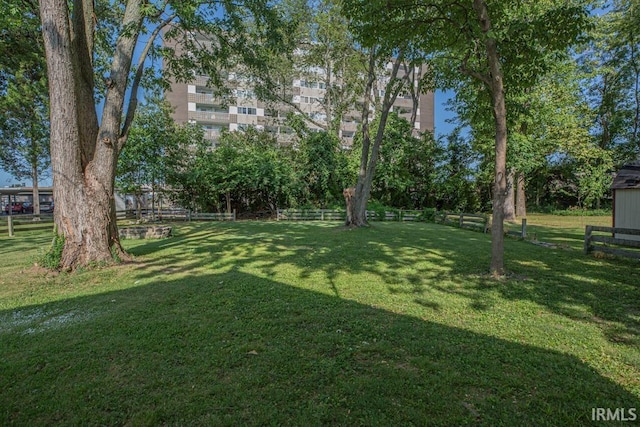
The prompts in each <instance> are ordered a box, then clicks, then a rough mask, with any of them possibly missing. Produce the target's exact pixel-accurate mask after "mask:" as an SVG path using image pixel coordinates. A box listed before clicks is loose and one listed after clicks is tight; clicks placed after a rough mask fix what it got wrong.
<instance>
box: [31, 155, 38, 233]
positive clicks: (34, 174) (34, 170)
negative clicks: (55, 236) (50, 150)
mask: <svg viewBox="0 0 640 427" xmlns="http://www.w3.org/2000/svg"><path fill="white" fill-rule="evenodd" d="M31 187H32V190H31V191H32V192H31V194H32V195H33V220H34V221H40V189H39V186H38V163H37V161H36V162H34V163H32V164H31Z"/></svg>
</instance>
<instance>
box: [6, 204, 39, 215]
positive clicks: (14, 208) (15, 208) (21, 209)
mask: <svg viewBox="0 0 640 427" xmlns="http://www.w3.org/2000/svg"><path fill="white" fill-rule="evenodd" d="M9 207H11V213H14V214H18V213H21V214H24V213H33V205H32V204H31V203H27V202H11V205H9V204H8V203H7V204H6V205H5V207H4V213H5V214H9Z"/></svg>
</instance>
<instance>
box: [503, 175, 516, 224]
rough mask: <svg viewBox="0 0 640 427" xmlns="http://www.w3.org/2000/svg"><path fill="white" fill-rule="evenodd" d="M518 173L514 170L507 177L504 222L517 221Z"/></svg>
mask: <svg viewBox="0 0 640 427" xmlns="http://www.w3.org/2000/svg"><path fill="white" fill-rule="evenodd" d="M515 181H516V173H515V171H514V170H513V169H511V170H510V171H509V174H508V175H507V194H506V195H505V198H504V220H505V221H515V220H516V185H515V184H516V182H515Z"/></svg>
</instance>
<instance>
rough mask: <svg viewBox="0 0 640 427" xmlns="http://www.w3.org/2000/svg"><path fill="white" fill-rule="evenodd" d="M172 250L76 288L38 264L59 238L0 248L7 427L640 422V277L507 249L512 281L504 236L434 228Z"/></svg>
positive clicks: (323, 230) (568, 251)
mask: <svg viewBox="0 0 640 427" xmlns="http://www.w3.org/2000/svg"><path fill="white" fill-rule="evenodd" d="M587 221H588V222H589V220H587ZM530 223H532V222H530ZM540 227H541V228H540V230H541V231H539V233H540V234H542V233H543V232H545V233H549V234H548V235H549V236H555V237H554V238H557V239H563V238H568V239H570V238H571V237H570V236H571V235H573V234H574V232H573V231H571V230H569V231H568V232H565V233H564V234H563V232H562V231H555V232H554V231H553V227H551V226H549V225H546V226H544V227H543V226H540ZM545 227H546V228H545ZM553 233H556V234H555V235H554V234H553ZM174 234H175V236H174V237H172V238H169V239H166V240H159V241H133V240H130V241H126V242H125V245H126V247H127V248H128V249H129V250H130V252H131V253H133V254H134V255H135V257H136V259H135V262H134V263H131V264H127V265H123V266H118V267H109V268H102V269H96V270H89V271H81V272H77V273H74V274H71V275H68V274H58V275H54V274H51V273H47V272H46V271H43V270H39V269H37V268H33V267H31V266H32V265H33V261H34V259H35V257H36V255H37V253H38V249H37V248H38V247H45V246H46V245H47V244H48V243H49V242H50V240H51V236H48V235H44V234H37V233H35V234H30V235H24V236H22V237H21V236H18V237H17V238H14V239H11V240H9V239H7V238H2V239H0V257H1V258H0V259H2V260H3V261H2V263H1V264H0V425H29V426H31V425H52V424H68V425H120V424H123V425H132V426H134V425H305V426H306V425H348V426H352V425H384V426H390V425H393V426H401V425H402V426H404V425H505V426H515V425H563V426H565V425H589V424H590V423H591V416H592V408H598V407H604V408H611V409H615V408H637V412H638V413H639V415H640V264H639V263H638V262H637V261H631V260H622V259H596V258H594V257H591V256H584V255H583V254H582V252H581V250H580V249H579V248H581V243H578V244H575V245H574V244H573V243H570V244H567V245H566V246H562V247H560V248H558V249H549V248H543V247H539V246H536V245H533V244H531V243H529V242H526V241H519V240H515V239H507V240H506V242H505V244H506V249H505V250H506V264H507V268H508V270H509V272H510V274H509V276H508V277H507V278H506V279H503V280H500V281H496V280H493V279H491V278H490V276H488V275H487V274H486V271H487V269H488V266H489V260H490V253H489V250H490V241H489V236H488V235H484V234H482V233H477V232H473V231H468V230H463V229H457V228H453V227H447V226H442V225H436V224H425V223H415V224H414V223H400V224H399V223H374V225H373V226H372V227H371V228H367V229H361V230H347V229H343V228H341V227H339V225H338V223H336V222H333V223H328V222H313V223H311V222H308V223H295V222H236V223H208V224H180V225H175V228H174ZM563 236H564V237H563ZM539 239H540V240H543V239H542V238H541V236H539ZM578 242H579V240H578ZM627 424H629V423H627Z"/></svg>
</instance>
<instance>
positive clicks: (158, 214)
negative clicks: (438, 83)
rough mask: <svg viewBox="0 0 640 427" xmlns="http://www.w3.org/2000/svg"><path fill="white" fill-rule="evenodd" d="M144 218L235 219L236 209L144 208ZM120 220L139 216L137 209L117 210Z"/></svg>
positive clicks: (186, 219)
mask: <svg viewBox="0 0 640 427" xmlns="http://www.w3.org/2000/svg"><path fill="white" fill-rule="evenodd" d="M140 215H141V217H142V218H145V219H149V218H155V219H157V220H159V221H235V220H236V211H235V209H234V210H233V212H231V213H227V212H192V211H189V210H186V209H154V210H151V209H142V210H141V211H140ZM116 217H117V219H118V220H125V219H131V220H135V219H137V218H138V212H137V211H136V210H126V211H116Z"/></svg>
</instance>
